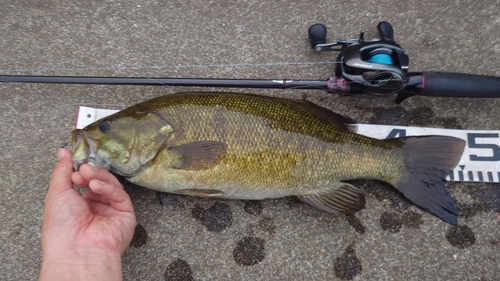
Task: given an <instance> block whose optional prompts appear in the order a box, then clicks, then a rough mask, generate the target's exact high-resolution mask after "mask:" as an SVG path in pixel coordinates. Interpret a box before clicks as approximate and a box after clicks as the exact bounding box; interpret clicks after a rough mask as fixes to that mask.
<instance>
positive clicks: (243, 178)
mask: <svg viewBox="0 0 500 281" xmlns="http://www.w3.org/2000/svg"><path fill="white" fill-rule="evenodd" d="M354 129H355V128H354V126H353V125H352V124H350V122H349V121H348V120H347V119H345V118H343V117H341V116H340V115H338V114H335V113H333V112H331V111H329V110H327V109H324V108H322V107H320V106H317V105H315V104H313V103H310V102H307V101H295V100H287V99H281V98H275V97H266V96H258V95H249V94H233V93H179V94H173V95H167V96H162V97H158V98H154V99H151V100H148V101H145V102H142V103H139V104H137V105H134V106H131V107H129V108H127V109H124V110H122V111H119V112H117V113H115V114H113V115H110V116H108V117H105V118H103V119H101V120H98V121H96V122H94V123H92V124H90V125H89V126H87V127H85V128H84V129H81V130H74V131H73V133H72V139H73V140H72V146H73V152H74V155H73V160H74V163H75V169H78V167H79V166H80V165H81V164H83V163H89V164H91V165H93V166H94V167H98V168H105V169H107V170H109V171H111V172H114V173H116V174H120V175H122V176H124V177H125V178H126V179H128V180H129V181H130V182H132V183H135V184H137V185H140V186H143V187H146V188H150V189H153V190H157V191H162V192H170V193H177V194H186V195H193V196H201V197H206V198H226V199H249V200H258V199H266V198H279V197H285V196H297V197H298V198H300V199H301V200H302V201H304V202H306V203H308V204H310V205H312V206H314V207H316V208H318V209H320V210H322V211H325V212H328V213H353V212H357V211H359V210H361V209H363V208H364V205H365V194H364V192H363V191H362V190H360V189H359V188H357V187H355V186H353V185H351V184H348V183H345V182H343V181H345V180H351V179H376V180H381V181H385V182H387V183H389V184H391V185H392V186H394V187H395V188H396V189H397V190H399V192H401V193H402V194H403V195H404V196H405V197H406V198H408V199H409V200H410V201H412V202H413V203H414V204H415V205H417V206H418V207H420V208H422V209H423V210H425V211H427V212H429V213H431V214H434V215H435V216H437V217H438V218H440V219H442V220H444V221H446V222H448V223H450V224H452V225H456V224H457V209H456V206H455V202H454V200H453V198H452V197H451V196H450V194H449V193H448V191H447V190H446V187H445V177H446V174H447V173H448V171H449V170H450V169H452V168H454V167H455V166H456V165H457V164H458V161H459V160H460V157H461V154H462V152H463V149H464V146H465V141H463V140H461V139H458V138H453V137H447V136H422V137H405V138H396V139H387V140H377V139H372V138H368V137H365V136H362V135H359V134H356V133H355V132H353V130H354Z"/></svg>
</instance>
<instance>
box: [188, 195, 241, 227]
mask: <svg viewBox="0 0 500 281" xmlns="http://www.w3.org/2000/svg"><path fill="white" fill-rule="evenodd" d="M191 214H192V215H193V217H194V218H195V219H198V220H200V222H201V223H202V224H203V225H204V226H205V227H206V228H207V230H208V231H215V232H218V231H221V230H223V229H225V228H227V227H230V226H231V225H232V223H233V213H232V212H231V208H230V207H229V205H227V204H225V203H219V202H216V203H215V204H214V205H213V206H212V207H210V208H209V209H207V210H205V209H203V208H202V207H200V206H199V205H195V206H194V208H193V210H192V212H191Z"/></svg>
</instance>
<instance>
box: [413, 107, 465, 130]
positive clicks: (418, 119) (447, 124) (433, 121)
mask: <svg viewBox="0 0 500 281" xmlns="http://www.w3.org/2000/svg"><path fill="white" fill-rule="evenodd" d="M410 123H411V125H416V126H429V125H434V126H439V127H441V128H446V129H462V125H461V122H459V120H458V119H457V118H455V117H451V118H441V117H435V116H434V112H433V111H432V109H431V108H429V107H417V108H415V109H414V110H412V111H411V112H410Z"/></svg>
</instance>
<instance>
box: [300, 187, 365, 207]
mask: <svg viewBox="0 0 500 281" xmlns="http://www.w3.org/2000/svg"><path fill="white" fill-rule="evenodd" d="M298 197H299V199H300V200H302V201H304V202H306V203H307V204H309V205H312V206H313V207H315V208H317V209H320V210H322V211H324V212H327V213H333V214H335V213H344V214H351V213H355V212H357V211H360V210H362V209H363V208H364V207H365V202H366V201H365V193H364V192H363V191H362V190H361V189H359V188H357V187H355V186H354V185H351V184H348V183H343V182H342V183H339V184H338V185H336V186H334V187H331V188H329V189H327V190H325V191H323V192H319V193H313V194H307V195H301V196H298Z"/></svg>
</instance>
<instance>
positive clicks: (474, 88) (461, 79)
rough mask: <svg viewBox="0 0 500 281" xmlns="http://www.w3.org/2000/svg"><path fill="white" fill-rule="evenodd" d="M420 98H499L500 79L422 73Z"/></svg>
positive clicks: (469, 75) (471, 75)
mask: <svg viewBox="0 0 500 281" xmlns="http://www.w3.org/2000/svg"><path fill="white" fill-rule="evenodd" d="M422 76H423V80H422V84H423V85H422V90H421V92H420V95H422V96H434V97H455V98H500V77H494V76H484V75H475V74H463V73H449V72H423V73H422Z"/></svg>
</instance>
